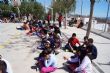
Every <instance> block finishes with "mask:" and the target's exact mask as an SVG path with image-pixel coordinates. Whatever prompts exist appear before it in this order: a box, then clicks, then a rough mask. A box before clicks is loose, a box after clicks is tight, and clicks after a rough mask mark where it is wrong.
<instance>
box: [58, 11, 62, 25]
mask: <svg viewBox="0 0 110 73" xmlns="http://www.w3.org/2000/svg"><path fill="white" fill-rule="evenodd" d="M62 20H63V16H62V14H61V13H59V17H58V22H59V27H62V25H61V22H62Z"/></svg>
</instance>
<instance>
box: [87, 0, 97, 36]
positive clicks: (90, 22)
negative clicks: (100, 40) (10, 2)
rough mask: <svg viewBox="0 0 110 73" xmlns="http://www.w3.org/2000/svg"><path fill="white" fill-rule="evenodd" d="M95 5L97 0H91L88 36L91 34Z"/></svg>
mask: <svg viewBox="0 0 110 73" xmlns="http://www.w3.org/2000/svg"><path fill="white" fill-rule="evenodd" d="M94 5H95V0H90V18H89V24H88V27H87V32H86V36H88V37H89V35H90V30H91V25H92V17H93V11H94Z"/></svg>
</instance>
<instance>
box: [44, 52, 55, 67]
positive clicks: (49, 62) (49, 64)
mask: <svg viewBox="0 0 110 73" xmlns="http://www.w3.org/2000/svg"><path fill="white" fill-rule="evenodd" d="M56 64H57V62H56V58H55V55H54V54H50V58H49V59H48V60H45V67H57V66H56Z"/></svg>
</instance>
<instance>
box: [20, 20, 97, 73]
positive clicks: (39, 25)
mask: <svg viewBox="0 0 110 73" xmlns="http://www.w3.org/2000/svg"><path fill="white" fill-rule="evenodd" d="M22 29H24V30H28V31H27V33H26V34H27V35H37V36H38V37H39V38H40V39H41V42H40V45H39V46H38V47H37V49H40V50H42V52H41V53H40V54H39V56H38V57H37V62H36V65H37V67H38V68H39V69H40V72H41V73H50V72H53V71H55V70H56V69H57V61H56V58H55V55H57V54H58V53H60V52H59V50H60V49H62V35H61V31H60V28H59V27H58V26H56V25H48V23H46V21H40V20H33V21H27V22H25V23H24V25H23V26H22ZM82 43H83V44H80V42H79V40H78V38H76V33H73V34H72V37H70V38H69V39H68V43H67V44H66V45H65V47H64V46H63V47H64V48H63V49H62V50H64V51H69V52H72V53H74V56H71V57H70V58H67V57H65V56H64V60H67V62H66V63H64V64H66V65H67V67H68V68H70V70H72V71H71V73H92V65H91V62H92V60H93V59H96V58H97V48H96V47H95V46H94V44H93V39H92V38H88V37H87V36H85V37H84V42H82ZM77 44H78V45H77Z"/></svg>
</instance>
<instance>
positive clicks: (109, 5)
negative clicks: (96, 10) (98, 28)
mask: <svg viewBox="0 0 110 73" xmlns="http://www.w3.org/2000/svg"><path fill="white" fill-rule="evenodd" d="M106 2H108V8H107V16H106V24H105V28H104V32H105V31H106V27H107V23H108V14H109V9H110V0H106Z"/></svg>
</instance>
